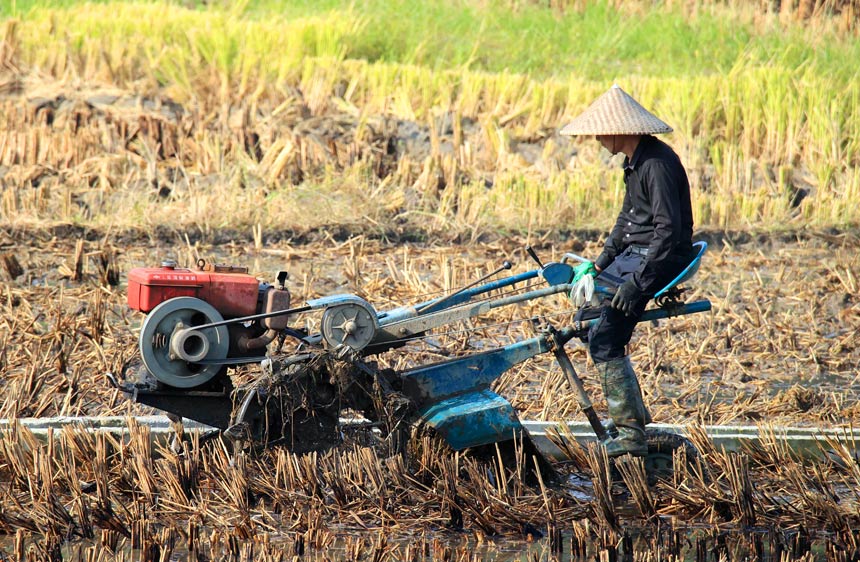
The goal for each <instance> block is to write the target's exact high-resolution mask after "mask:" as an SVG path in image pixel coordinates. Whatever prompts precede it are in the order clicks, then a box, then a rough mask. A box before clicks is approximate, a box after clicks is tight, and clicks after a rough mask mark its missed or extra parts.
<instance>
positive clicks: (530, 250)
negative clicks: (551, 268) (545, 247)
mask: <svg viewBox="0 0 860 562" xmlns="http://www.w3.org/2000/svg"><path fill="white" fill-rule="evenodd" d="M526 252H528V254H529V255H530V256H531V258H532V259H533V260H535V263H537V264H538V267H539V268H541V269H543V264H542V263H541V261H540V258H539V257H538V255H537V254H536V253H535V250H534V248H532V247H531V246H526Z"/></svg>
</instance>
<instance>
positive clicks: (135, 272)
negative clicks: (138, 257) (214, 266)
mask: <svg viewBox="0 0 860 562" xmlns="http://www.w3.org/2000/svg"><path fill="white" fill-rule="evenodd" d="M259 288H260V282H259V281H257V278H256V277H254V276H253V275H248V274H247V273H220V272H210V271H199V270H192V269H184V268H179V267H169V266H168V267H138V268H135V269H132V270H131V271H130V272H129V273H128V306H130V307H131V308H132V309H134V310H139V311H141V312H149V311H150V310H152V309H153V308H155V307H156V306H158V305H159V304H161V303H163V302H164V301H166V300H169V299H172V298H175V297H196V298H198V299H201V300H204V301H206V302H208V303H209V304H211V305H212V306H214V307H215V309H216V310H217V311H218V312H220V313H221V315H222V316H223V317H224V318H235V317H237V316H250V315H251V314H255V313H256V312H257V298H258V294H259Z"/></svg>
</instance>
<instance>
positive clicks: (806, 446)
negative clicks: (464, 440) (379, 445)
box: [0, 416, 860, 460]
mask: <svg viewBox="0 0 860 562" xmlns="http://www.w3.org/2000/svg"><path fill="white" fill-rule="evenodd" d="M128 419H129V418H128V417H125V416H103V417H98V416H94V417H57V418H18V419H14V420H10V419H0V435H2V434H4V433H6V432H10V431H14V427H15V424H19V425H20V427H24V428H27V429H28V430H29V431H31V432H32V433H33V434H34V435H35V436H36V437H37V438H38V439H40V440H42V441H44V440H45V439H46V438H47V435H48V432H49V429H51V428H53V429H54V430H55V431H54V437H55V438H57V437H59V435H60V431H57V430H59V429H61V428H63V427H64V426H67V425H72V426H75V427H80V428H81V430H82V431H107V432H110V433H115V434H116V433H119V434H125V433H126V432H127V431H128V428H127V426H128ZM134 419H135V421H137V423H139V424H141V425H146V426H148V427H150V428H151V430H152V434H153V435H156V434H171V435H172V433H173V430H172V429H171V425H170V420H169V419H168V417H167V416H138V417H135V418H134ZM182 423H183V425H184V427H185V429H186V431H187V430H192V431H195V430H197V431H201V432H203V433H207V432H210V431H212V430H214V428H212V427H208V426H206V425H203V424H198V423H196V422H194V421H192V420H188V419H184V420H182ZM341 423H343V424H345V425H351V424H360V423H367V422H366V420H350V419H341ZM522 424H523V427H525V429H526V430H527V431H528V432H529V434H530V435H531V437H532V440H533V441H534V443H535V444H536V445H537V447H538V448H539V449H540V450H541V452H542V453H544V454H545V455H547V456H549V457H550V458H553V459H556V460H564V458H563V456H562V454H561V451H560V450H559V449H558V448H557V447H555V446H554V445H553V444H552V442H551V441H550V440H549V438H548V436H547V432H548V430H550V429H551V428H557V427H559V426H560V425H561V424H564V425H566V426H567V430H568V431H569V433H570V434H571V435H573V437H574V438H575V439H576V440H577V441H579V442H581V443H588V442H594V440H595V439H596V437H595V435H594V431H593V429H592V427H591V426H590V425H589V424H588V423H586V422H583V421H567V422H565V421H529V420H524V421H523V422H522ZM648 427H649V428H654V429H660V430H663V431H669V432H672V433H678V434H680V435H688V434H689V426H688V425H679V424H665V423H653V424H650V425H649V426H648ZM703 429H704V430H705V434H706V435H708V437H709V438H710V439H711V441H712V442H713V443H714V446H716V447H717V448H718V449H722V450H725V451H727V452H734V451H740V450H742V449H743V447H744V444H748V445H754V444H756V443H759V441H760V440H761V438H762V437H763V436H765V435H770V434H771V433H772V434H773V435H774V436H775V437H776V439H777V441H779V442H784V443H786V444H787V445H788V446H789V447H790V448H791V450H792V451H794V452H796V453H798V454H799V455H801V456H804V457H807V456H809V457H811V458H821V457H824V456H826V455H827V451H828V448H827V440H828V439H830V440H833V441H837V442H839V443H842V444H843V445H844V446H845V447H847V448H848V449H849V450H850V451H852V452H853V454H855V455H857V454H858V452H860V428H858V427H851V426H848V427H834V428H819V427H768V426H767V425H706V426H704V427H703Z"/></svg>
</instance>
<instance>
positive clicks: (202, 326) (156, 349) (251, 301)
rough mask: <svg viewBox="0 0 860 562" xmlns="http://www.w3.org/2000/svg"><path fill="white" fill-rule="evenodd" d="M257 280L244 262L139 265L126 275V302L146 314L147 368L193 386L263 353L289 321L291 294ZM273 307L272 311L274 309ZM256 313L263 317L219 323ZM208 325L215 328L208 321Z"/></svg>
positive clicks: (143, 354)
mask: <svg viewBox="0 0 860 562" xmlns="http://www.w3.org/2000/svg"><path fill="white" fill-rule="evenodd" d="M278 279H279V283H280V284H281V287H279V288H275V287H273V286H272V285H270V284H269V283H263V282H260V281H259V280H258V279H257V278H256V277H254V276H253V275H249V274H248V269H247V268H244V267H233V266H222V265H206V264H204V263H203V262H202V261H201V262H200V263H198V267H197V268H196V269H186V268H179V267H176V264H175V263H173V262H165V263H164V264H162V266H161V267H139V268H136V269H132V270H131V271H130V272H129V274H128V305H129V306H130V307H131V308H132V309H134V310H139V311H140V312H144V313H146V314H147V317H146V318H145V319H144V321H143V324H142V325H141V331H140V340H139V342H140V352H141V357H142V360H143V364H144V366H145V367H146V369H147V370H148V371H149V372H150V373H151V374H153V375H154V376H155V378H156V379H158V380H159V381H161V382H162V383H164V384H167V385H170V386H174V387H179V388H191V387H194V386H199V385H202V384H204V383H205V382H207V381H209V380H210V379H212V377H214V376H215V375H216V374H217V373H219V372H221V371H222V369H223V368H226V367H227V366H230V365H233V364H236V363H240V362H241V361H239V359H241V358H245V357H257V358H258V357H260V356H261V355H262V354H264V353H265V348H266V346H267V345H268V344H269V343H270V342H272V341H273V340H274V339H275V338H276V337H277V336H278V333H280V331H281V330H284V329H286V328H287V327H288V315H287V314H277V313H278V312H280V311H286V310H289V308H290V293H289V291H287V289H286V288H284V287H283V281H284V280H285V279H286V273H283V272H282V273H280V274H279V275H278ZM272 313H276V314H272ZM258 314H269V315H270V316H269V317H266V318H253V319H250V320H249V321H237V322H232V323H231V322H224V320H229V319H235V318H245V317H247V316H254V315H258ZM210 325H213V326H210Z"/></svg>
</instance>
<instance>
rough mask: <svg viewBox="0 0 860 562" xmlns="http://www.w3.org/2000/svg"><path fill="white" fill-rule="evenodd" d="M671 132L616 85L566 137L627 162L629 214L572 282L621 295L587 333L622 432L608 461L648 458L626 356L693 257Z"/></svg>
mask: <svg viewBox="0 0 860 562" xmlns="http://www.w3.org/2000/svg"><path fill="white" fill-rule="evenodd" d="M671 131H672V128H671V127H669V126H668V125H667V124H666V123H664V122H663V121H661V120H660V119H658V118H657V117H656V116H654V115H653V114H651V113H650V112H649V111H647V110H646V109H645V108H643V107H642V106H641V105H639V103H638V102H636V100H634V99H633V98H632V97H630V95H628V94H627V93H626V92H624V91H623V90H622V89H621V88H619V87H618V86H617V85H616V86H613V87H612V88H610V90H609V91H608V92H606V93H605V94H603V95H602V96H600V97H599V98H598V99H597V100H596V101H595V102H594V103H592V104H591V106H590V107H588V109H586V110H585V111H584V112H583V113H582V114H581V115H579V116H578V117H576V118H575V119H574V120H573V121H572V122H571V123H569V124H568V125H567V126H566V127H564V128H563V129H562V130H561V134H563V135H589V136H591V135H593V136H594V137H595V138H596V139H597V141H598V142H600V144H601V145H603V147H604V148H606V149H607V150H608V151H609V152H610V153H612V154H613V155H614V154H617V153H623V154H624V155H625V158H624V165H623V168H624V184H625V188H626V191H625V195H624V206H623V207H622V209H621V212H620V213H619V215H618V219H617V220H616V221H615V226H614V227H613V228H612V232H610V234H609V238H608V239H607V240H606V244H605V246H604V248H603V252H602V253H601V254H600V256H599V257H598V258H597V260H595V261H594V262H593V263H591V262H585V263H583V264H581V265H579V266H578V267H577V268H576V271H577V273H576V277H575V278H574V282H577V281H579V279H580V278H582V277H583V276H585V275H591V276H592V277H597V279H598V281H599V284H600V285H603V286H609V287H617V290H616V292H615V295H614V296H613V297H612V299H611V301H610V300H609V299H608V298H607V299H606V300H605V301H604V302H603V303H602V304H601V308H600V310H599V319H598V321H597V323H596V324H595V325H594V326H592V328H591V329H590V330H589V333H588V349H589V353H590V354H591V359H592V360H593V361H594V364H595V365H596V367H597V371H598V373H599V374H600V377H601V383H602V386H603V394H604V395H605V396H606V402H607V406H608V409H609V415H610V417H611V418H612V421H613V422H614V423H615V426H616V428H617V429H618V436H617V437H616V438H614V439H611V440H610V441H608V442H606V443H605V446H606V452H607V454H608V455H609V456H610V457H616V456H619V455H623V454H626V453H630V454H631V455H635V456H643V455H645V454H646V453H647V452H648V445H647V443H646V441H645V425H646V424H648V423H650V422H651V416H650V415H649V413H648V410H647V409H646V408H645V404H644V403H643V401H642V391H641V389H640V387H639V381H638V380H637V379H636V373H635V372H634V371H633V367H632V365H631V364H630V359H629V358H628V357H627V354H626V350H625V348H626V346H627V343H628V342H629V341H630V337H631V336H632V335H633V328H634V327H635V326H636V323H637V321H638V320H639V317H640V316H641V315H642V312H643V311H644V310H645V306H646V304H647V303H648V301H649V300H650V299H651V298H652V297H653V296H654V294H655V293H657V291H659V290H660V289H662V288H663V287H664V286H665V285H667V284H668V283H669V282H670V281H672V280H673V279H674V278H675V277H676V276H677V275H678V274H679V273H680V272H681V271H682V270H683V269H684V268H685V267H686V266H687V265H688V264H689V263H690V261H691V259H692V257H693V256H692V240H691V237H692V233H693V214H692V209H691V205H690V184H689V182H688V180H687V173H686V172H685V171H684V166H683V165H682V164H681V160H680V159H679V158H678V155H677V154H675V152H674V151H673V150H672V149H671V148H670V147H669V145H667V144H666V143H664V142H663V141H661V140H659V139H657V138H656V137H654V136H652V135H654V134H658V133H668V132H671Z"/></svg>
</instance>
